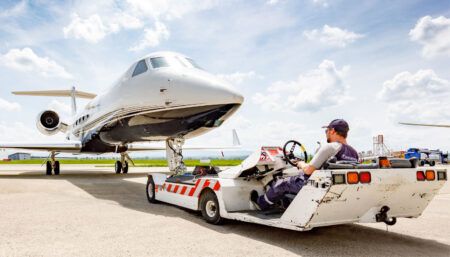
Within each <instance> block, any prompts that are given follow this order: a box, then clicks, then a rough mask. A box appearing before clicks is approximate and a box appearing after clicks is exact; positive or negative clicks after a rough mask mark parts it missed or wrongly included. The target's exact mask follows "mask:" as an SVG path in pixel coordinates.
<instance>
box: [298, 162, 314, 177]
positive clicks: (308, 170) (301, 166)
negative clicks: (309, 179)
mask: <svg viewBox="0 0 450 257" xmlns="http://www.w3.org/2000/svg"><path fill="white" fill-rule="evenodd" d="M297 168H298V169H302V170H303V172H304V173H305V174H306V175H311V174H312V173H313V172H314V171H315V170H316V167H314V166H312V165H308V164H306V162H304V161H301V162H298V163H297Z"/></svg>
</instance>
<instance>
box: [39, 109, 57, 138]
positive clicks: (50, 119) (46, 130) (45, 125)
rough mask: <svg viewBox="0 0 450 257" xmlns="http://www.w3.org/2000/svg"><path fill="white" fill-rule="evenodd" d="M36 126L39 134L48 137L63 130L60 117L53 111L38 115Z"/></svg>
mask: <svg viewBox="0 0 450 257" xmlns="http://www.w3.org/2000/svg"><path fill="white" fill-rule="evenodd" d="M36 126H37V128H38V130H39V132H41V133H42V134H44V135H47V136H51V135H54V134H56V133H58V132H59V131H61V128H62V125H61V120H60V119H59V115H58V114H57V113H56V112H55V111H51V110H47V111H43V112H41V113H40V114H39V115H38V117H37V123H36Z"/></svg>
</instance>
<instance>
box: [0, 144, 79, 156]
mask: <svg viewBox="0 0 450 257" xmlns="http://www.w3.org/2000/svg"><path fill="white" fill-rule="evenodd" d="M0 149H20V150H33V151H47V152H58V153H79V152H80V150H81V142H63V143H0Z"/></svg>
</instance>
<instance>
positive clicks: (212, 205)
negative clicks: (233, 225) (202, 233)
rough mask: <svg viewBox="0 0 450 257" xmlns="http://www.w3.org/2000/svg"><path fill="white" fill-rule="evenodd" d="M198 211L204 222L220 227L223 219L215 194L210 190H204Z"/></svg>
mask: <svg viewBox="0 0 450 257" xmlns="http://www.w3.org/2000/svg"><path fill="white" fill-rule="evenodd" d="M200 210H201V212H202V216H203V218H204V219H205V220H206V222H208V223H211V224H214V225H220V224H222V223H223V222H224V219H223V218H222V217H221V216H220V208H219V201H218V200H217V196H216V194H215V193H214V192H213V191H211V190H206V191H205V192H203V193H202V194H201V196H200Z"/></svg>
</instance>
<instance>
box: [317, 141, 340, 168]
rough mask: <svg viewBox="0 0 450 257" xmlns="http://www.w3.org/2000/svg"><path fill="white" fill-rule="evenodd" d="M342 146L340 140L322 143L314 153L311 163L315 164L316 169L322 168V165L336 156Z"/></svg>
mask: <svg viewBox="0 0 450 257" xmlns="http://www.w3.org/2000/svg"><path fill="white" fill-rule="evenodd" d="M341 148H342V144H341V143H339V142H333V143H326V144H324V145H322V146H321V147H320V149H319V151H317V153H316V154H315V155H314V157H313V159H312V160H311V162H310V163H309V165H312V166H314V168H316V169H320V167H322V165H323V164H324V163H325V162H326V161H327V160H328V159H330V158H331V157H333V156H335V155H336V154H337V153H338V152H339V151H340V150H341Z"/></svg>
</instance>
